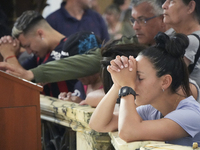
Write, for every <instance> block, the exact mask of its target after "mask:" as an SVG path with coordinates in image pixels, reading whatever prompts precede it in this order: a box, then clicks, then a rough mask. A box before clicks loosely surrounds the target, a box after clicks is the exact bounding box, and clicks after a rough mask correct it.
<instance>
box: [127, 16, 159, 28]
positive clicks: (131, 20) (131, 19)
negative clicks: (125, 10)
mask: <svg viewBox="0 0 200 150" xmlns="http://www.w3.org/2000/svg"><path fill="white" fill-rule="evenodd" d="M158 16H160V15H156V16H153V17H150V18H145V17H139V18H138V19H135V18H133V17H131V18H130V22H131V24H132V25H133V24H134V23H135V21H136V22H137V23H138V24H139V25H141V26H145V25H146V24H147V21H149V20H151V19H153V18H156V17H158Z"/></svg>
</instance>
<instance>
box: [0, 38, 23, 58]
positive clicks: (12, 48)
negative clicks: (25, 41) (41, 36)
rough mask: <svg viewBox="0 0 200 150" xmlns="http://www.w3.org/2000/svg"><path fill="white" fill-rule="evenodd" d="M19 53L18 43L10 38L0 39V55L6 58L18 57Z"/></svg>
mask: <svg viewBox="0 0 200 150" xmlns="http://www.w3.org/2000/svg"><path fill="white" fill-rule="evenodd" d="M19 51H20V45H19V41H18V40H17V39H14V38H13V37H11V36H3V37H1V39H0V53H1V55H2V56H3V57H4V58H6V57H8V56H11V55H16V56H17V55H18V54H19Z"/></svg>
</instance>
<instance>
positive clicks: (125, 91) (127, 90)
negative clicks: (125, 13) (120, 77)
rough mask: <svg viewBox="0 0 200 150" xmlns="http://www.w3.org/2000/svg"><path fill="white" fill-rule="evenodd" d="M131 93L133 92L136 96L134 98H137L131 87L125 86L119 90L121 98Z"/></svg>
mask: <svg viewBox="0 0 200 150" xmlns="http://www.w3.org/2000/svg"><path fill="white" fill-rule="evenodd" d="M129 94H132V95H133V96H134V99H136V93H135V91H134V90H133V89H132V88H131V87H128V86H124V87H122V88H121V89H120V90H119V98H121V97H124V96H126V95H129Z"/></svg>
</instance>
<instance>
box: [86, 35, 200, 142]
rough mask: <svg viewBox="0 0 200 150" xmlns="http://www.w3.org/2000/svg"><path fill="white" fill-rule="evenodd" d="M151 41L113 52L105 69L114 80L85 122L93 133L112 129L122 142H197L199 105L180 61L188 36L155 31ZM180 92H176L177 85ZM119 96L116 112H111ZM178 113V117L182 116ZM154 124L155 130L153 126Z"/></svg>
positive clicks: (199, 137)
mask: <svg viewBox="0 0 200 150" xmlns="http://www.w3.org/2000/svg"><path fill="white" fill-rule="evenodd" d="M155 40H156V45H154V46H151V47H149V48H147V49H145V50H143V51H141V53H139V55H138V56H137V58H136V59H134V57H133V56H129V57H128V58H127V57H125V56H121V57H120V56H117V57H116V59H114V60H112V61H111V62H110V64H111V65H110V66H108V71H109V73H110V74H111V77H112V80H113V82H114V84H113V86H112V87H111V89H110V90H109V91H108V93H107V94H106V95H105V96H104V98H103V99H102V100H101V101H100V103H99V104H98V106H97V108H96V109H95V111H94V112H93V114H92V116H91V118H90V122H89V125H90V127H91V128H92V129H94V130H96V131H98V132H110V131H114V130H117V129H118V133H119V137H120V138H121V139H123V140H125V141H126V142H132V141H141V140H159V141H165V142H166V143H171V144H178V145H184V146H192V144H193V142H197V143H198V144H200V126H199V124H200V104H199V103H198V102H197V101H196V100H195V99H194V98H193V96H190V95H191V91H190V88H189V74H188V69H187V66H186V64H185V62H184V59H183V57H184V54H185V49H186V48H187V46H188V44H189V40H188V38H187V36H186V35H184V34H175V35H174V36H172V37H169V36H167V35H166V34H165V33H162V32H160V33H158V35H157V36H156V38H155ZM180 88H182V89H183V91H184V92H183V94H179V93H178V91H179V89H180ZM116 99H120V108H119V112H118V113H113V110H114V107H115V103H116ZM183 114H184V115H183ZM155 127H156V128H155Z"/></svg>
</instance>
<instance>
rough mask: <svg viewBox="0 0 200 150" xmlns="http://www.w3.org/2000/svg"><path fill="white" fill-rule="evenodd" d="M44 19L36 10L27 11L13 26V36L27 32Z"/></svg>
mask: <svg viewBox="0 0 200 150" xmlns="http://www.w3.org/2000/svg"><path fill="white" fill-rule="evenodd" d="M42 19H44V18H43V17H42V16H41V14H40V13H38V12H36V11H31V10H28V11H25V12H23V13H22V15H21V16H20V17H19V18H17V20H16V22H15V24H14V26H13V28H12V36H13V37H16V38H17V37H18V36H19V35H20V34H22V33H24V34H25V33H27V32H28V31H29V30H30V29H31V28H32V27H33V26H34V25H35V24H37V23H38V22H39V21H40V20H42Z"/></svg>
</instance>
